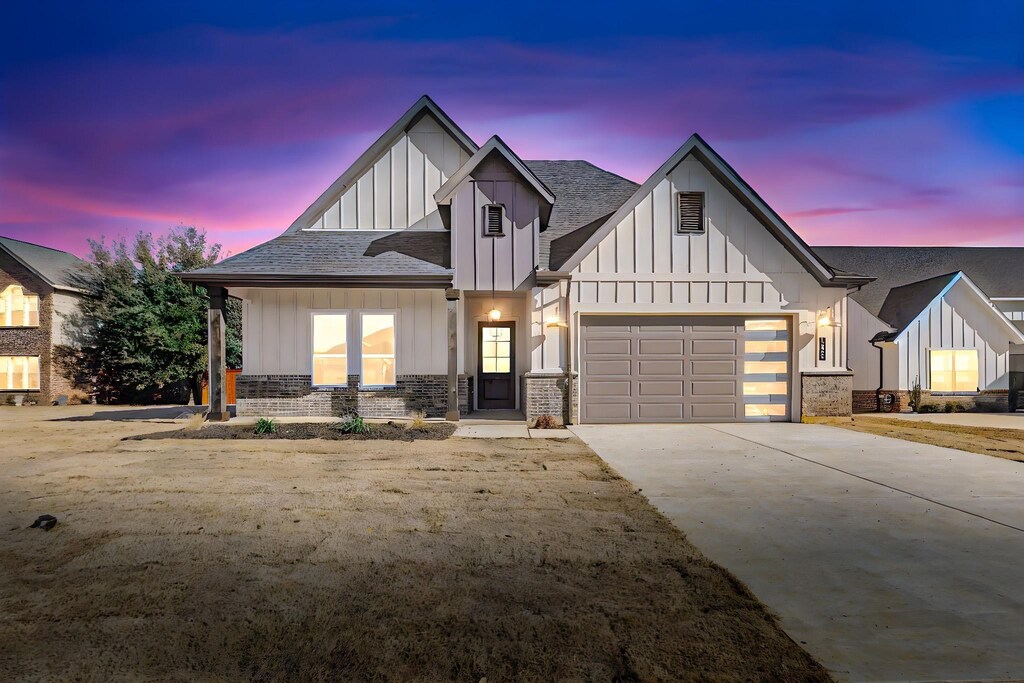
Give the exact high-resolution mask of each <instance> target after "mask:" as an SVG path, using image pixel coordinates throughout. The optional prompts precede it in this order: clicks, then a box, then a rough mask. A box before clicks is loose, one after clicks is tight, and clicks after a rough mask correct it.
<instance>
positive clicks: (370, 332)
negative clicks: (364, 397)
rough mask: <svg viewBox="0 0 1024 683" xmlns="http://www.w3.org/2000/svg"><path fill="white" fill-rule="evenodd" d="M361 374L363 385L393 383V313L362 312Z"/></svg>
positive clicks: (392, 384) (380, 385)
mask: <svg viewBox="0 0 1024 683" xmlns="http://www.w3.org/2000/svg"><path fill="white" fill-rule="evenodd" d="M360 317H361V322H362V325H361V332H360V339H361V341H362V346H361V349H360V351H361V353H362V365H363V367H362V376H361V378H360V384H361V385H362V386H364V387H388V386H394V385H395V314H394V313H378V312H373V313H365V312H364V313H362V314H361V316H360Z"/></svg>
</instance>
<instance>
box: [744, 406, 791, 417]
mask: <svg viewBox="0 0 1024 683" xmlns="http://www.w3.org/2000/svg"><path fill="white" fill-rule="evenodd" d="M743 414H744V415H746V416H747V417H765V416H778V417H782V416H785V414H786V404H785V403H748V404H747V405H745V406H743Z"/></svg>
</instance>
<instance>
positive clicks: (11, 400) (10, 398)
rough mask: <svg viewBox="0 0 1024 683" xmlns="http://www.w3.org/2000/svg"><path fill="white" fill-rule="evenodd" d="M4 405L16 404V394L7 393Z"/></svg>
mask: <svg viewBox="0 0 1024 683" xmlns="http://www.w3.org/2000/svg"><path fill="white" fill-rule="evenodd" d="M4 405H7V406H13V405H14V394H7V395H6V396H4Z"/></svg>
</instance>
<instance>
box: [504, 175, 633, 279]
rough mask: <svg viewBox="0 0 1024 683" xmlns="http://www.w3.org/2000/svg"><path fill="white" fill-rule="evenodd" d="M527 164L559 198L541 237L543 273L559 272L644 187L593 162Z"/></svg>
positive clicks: (541, 265)
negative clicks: (548, 271) (638, 189)
mask: <svg viewBox="0 0 1024 683" xmlns="http://www.w3.org/2000/svg"><path fill="white" fill-rule="evenodd" d="M523 163H525V164H526V166H527V167H528V168H529V169H530V170H531V171H533V173H534V175H536V176H537V178H538V179H539V180H540V181H541V182H542V183H544V185H546V186H547V187H548V188H549V189H550V190H551V192H552V193H553V194H554V195H555V204H554V207H552V209H551V218H550V220H549V221H548V228H547V230H545V231H544V232H542V233H541V234H540V245H539V247H540V248H539V251H540V267H541V268H542V269H548V270H558V269H559V268H560V267H561V265H562V264H563V263H565V262H566V261H567V260H568V259H569V257H570V256H572V255H573V253H575V251H576V250H577V249H579V248H580V247H581V246H582V245H583V243H584V242H586V240H587V238H588V237H590V236H591V235H592V234H593V233H594V231H595V230H597V228H598V227H600V225H601V224H602V223H603V222H604V219H606V218H608V216H610V215H611V214H612V213H614V212H615V210H616V209H618V208H619V207H620V206H622V205H623V204H625V203H626V200H627V199H629V198H630V197H631V196H633V193H634V192H636V190H637V188H638V187H640V185H638V184H637V183H634V182H633V181H632V180H626V179H625V178H623V177H621V176H617V175H615V174H614V173H611V172H609V171H606V170H604V169H602V168H598V167H597V166H594V165H593V164H592V163H590V162H589V161H525V162H523Z"/></svg>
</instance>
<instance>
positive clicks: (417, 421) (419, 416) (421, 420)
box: [409, 410, 427, 429]
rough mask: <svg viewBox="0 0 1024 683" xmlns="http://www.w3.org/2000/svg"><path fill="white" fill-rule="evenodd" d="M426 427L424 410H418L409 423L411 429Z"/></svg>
mask: <svg viewBox="0 0 1024 683" xmlns="http://www.w3.org/2000/svg"><path fill="white" fill-rule="evenodd" d="M426 427H427V420H426V415H425V414H424V412H423V411H422V410H417V411H416V412H415V413H413V414H412V422H410V423H409V429H426Z"/></svg>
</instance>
